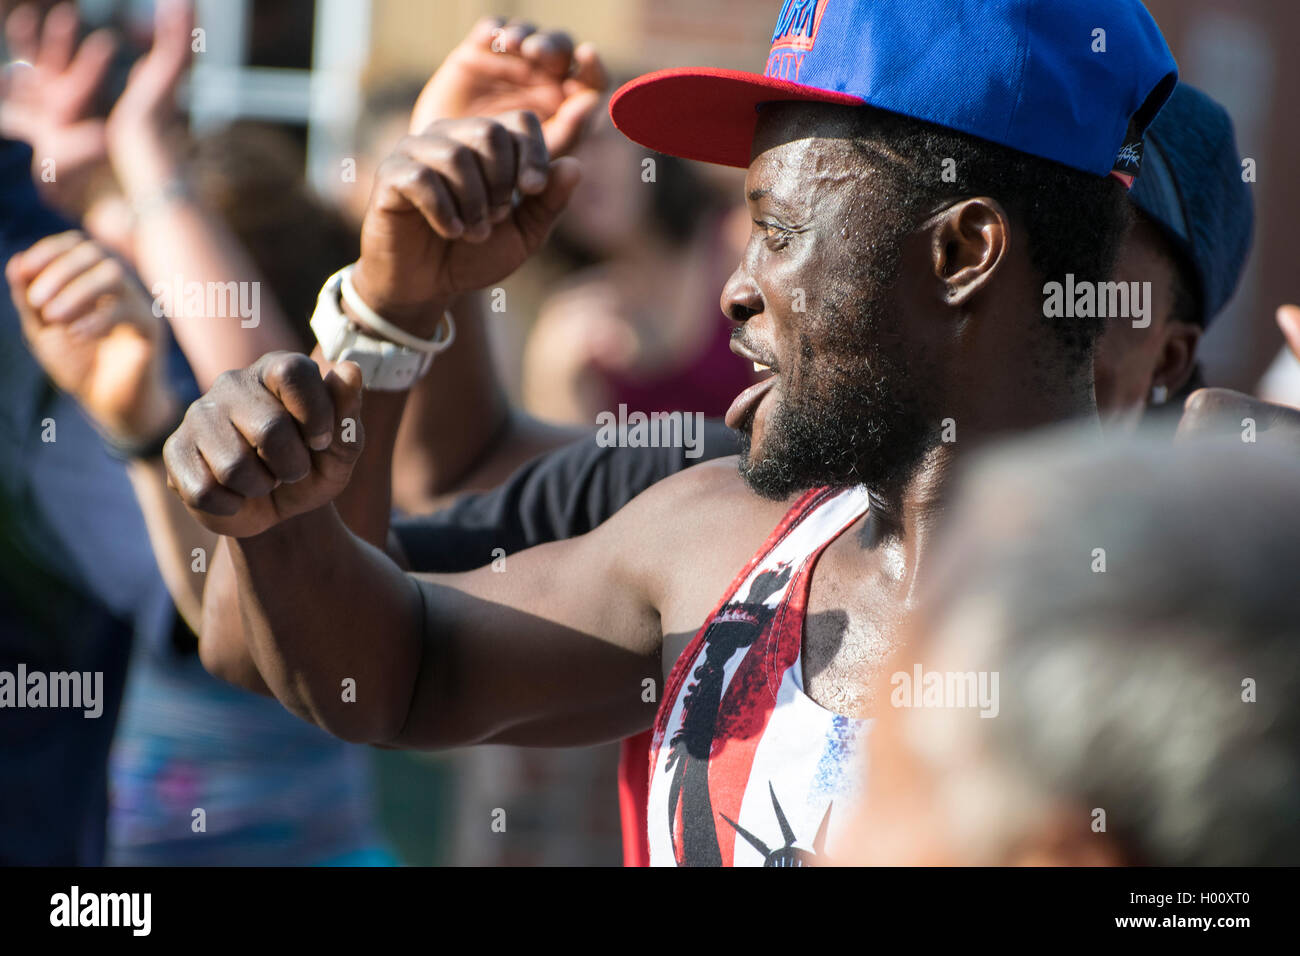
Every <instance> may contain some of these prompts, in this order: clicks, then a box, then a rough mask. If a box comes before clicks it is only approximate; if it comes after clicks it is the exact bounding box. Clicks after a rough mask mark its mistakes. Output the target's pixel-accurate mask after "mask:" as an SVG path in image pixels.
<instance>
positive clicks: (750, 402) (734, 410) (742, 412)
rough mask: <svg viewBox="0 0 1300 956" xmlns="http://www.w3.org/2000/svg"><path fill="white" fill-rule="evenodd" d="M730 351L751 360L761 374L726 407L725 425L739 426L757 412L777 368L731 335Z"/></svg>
mask: <svg viewBox="0 0 1300 956" xmlns="http://www.w3.org/2000/svg"><path fill="white" fill-rule="evenodd" d="M731 351H733V352H734V353H736V355H738V356H740V357H741V358H743V359H748V360H749V361H750V362H752V363H753V365H754V371H755V372H757V373H758V374H759V375H762V376H763V378H762V379H760V380H759V381H758V382H757V383H755V384H754V385H751V386H749V388H747V389H745V390H744V391H743V392H741V393H740V394H739V395H737V396H736V398H735V400H734V401H732V403H731V407H730V408H728V409H727V414H726V417H725V421H726V423H727V427H729V428H740V426H741V425H743V424H744V423H745V421H746V420H747V419H749V418H751V417H752V416H753V415H754V414H756V413H757V411H758V406H759V404H760V403H761V402H762V401H763V398H764V396H766V395H767V393H768V392H769V391H771V390H772V386H773V385H774V384H775V382H776V376H777V374H778V373H779V370H778V369H776V368H774V367H773V363H772V362H769V361H764V359H765V358H766V356H762V355H759V354H758V353H757V352H755V351H753V350H752V349H751V348H749V347H748V346H747V345H745V344H744V343H743V342H741V340H740V339H739V338H737V337H733V338H732V340H731Z"/></svg>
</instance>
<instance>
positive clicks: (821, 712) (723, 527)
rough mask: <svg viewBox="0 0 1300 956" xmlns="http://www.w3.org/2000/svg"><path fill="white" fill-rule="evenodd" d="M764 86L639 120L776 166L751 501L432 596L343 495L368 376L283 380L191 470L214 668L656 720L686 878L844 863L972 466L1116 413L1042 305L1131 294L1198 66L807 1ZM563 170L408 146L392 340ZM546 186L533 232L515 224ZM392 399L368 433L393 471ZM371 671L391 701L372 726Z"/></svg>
mask: <svg viewBox="0 0 1300 956" xmlns="http://www.w3.org/2000/svg"><path fill="white" fill-rule="evenodd" d="M767 72H768V75H766V76H764V75H758V74H742V73H734V72H726V71H717V70H694V71H669V72H667V73H659V74H651V75H650V76H649V77H645V78H642V79H640V80H638V81H635V82H634V83H632V84H629V85H628V86H627V87H625V88H624V89H623V90H622V91H620V93H619V94H618V95H616V96H615V98H614V100H613V103H612V106H611V111H612V113H613V116H614V119H615V122H616V123H617V124H618V125H619V127H620V128H622V129H623V130H624V131H625V132H627V133H628V135H630V136H632V137H633V138H634V139H637V140H638V141H640V142H643V143H646V144H647V145H650V146H652V147H654V148H657V149H662V150H667V151H670V152H674V153H676V154H678V155H682V156H687V157H688V158H695V159H703V160H707V161H713V162H722V163H729V164H733V165H747V166H748V175H747V181H746V186H745V188H746V194H747V199H748V202H749V204H750V209H751V214H752V218H753V220H754V227H753V231H752V234H751V238H750V242H749V245H748V246H747V248H746V249H745V251H744V253H743V256H742V259H741V262H740V263H739V265H738V267H737V269H736V271H735V273H734V274H733V276H732V277H731V279H730V280H729V281H728V283H727V285H726V287H725V289H724V290H723V307H724V309H725V311H726V312H727V313H728V314H729V315H730V317H731V318H732V319H733V320H735V321H736V323H737V325H738V329H737V332H736V336H735V345H734V349H735V351H737V352H738V354H740V355H741V356H742V357H743V358H745V359H746V360H749V361H754V362H757V363H759V364H761V365H765V366H767V367H768V368H769V369H770V370H771V372H772V374H771V376H770V377H768V378H767V379H766V380H765V381H764V382H762V383H760V384H759V385H757V386H754V387H753V388H751V389H748V390H746V391H745V392H744V393H742V394H741V395H740V396H738V397H737V399H736V401H735V403H734V404H733V406H732V408H731V410H730V412H729V414H728V421H729V423H730V424H732V425H733V427H736V428H737V429H738V430H739V431H740V432H741V433H742V439H743V444H744V447H745V453H744V454H742V456H741V457H740V461H739V474H737V467H736V463H735V462H734V461H725V460H724V461H721V462H719V463H716V464H706V465H699V466H696V467H695V468H692V469H691V470H690V471H688V472H685V473H683V474H680V475H678V476H675V477H674V478H671V479H669V480H666V481H664V482H661V483H660V484H658V485H656V486H655V487H654V488H652V489H651V490H649V491H647V492H646V493H645V494H643V495H641V496H640V497H638V498H637V499H636V500H635V501H633V502H632V503H631V504H629V505H628V506H627V507H626V508H624V509H623V510H622V511H620V512H619V513H618V514H616V515H615V516H614V517H613V518H612V519H610V520H609V521H608V522H606V523H605V524H603V525H602V526H600V527H599V528H597V529H595V530H594V531H592V532H591V533H589V534H587V535H584V536H582V537H579V538H575V539H571V540H568V541H562V542H556V543H553V544H548V545H543V546H541V547H538V548H534V549H530V550H526V551H522V552H519V553H518V554H515V555H513V556H511V558H510V563H509V566H508V570H507V571H506V572H505V573H498V572H497V571H494V570H493V569H492V568H483V569H481V570H479V571H474V572H469V573H466V574H459V575H405V574H403V572H402V571H401V570H400V569H399V568H398V567H397V566H396V565H395V564H393V563H392V562H391V561H390V560H389V559H387V558H386V557H385V556H384V555H382V554H381V553H379V552H378V551H376V550H375V549H373V548H370V547H368V546H367V545H365V544H364V543H363V542H361V541H360V540H359V539H358V538H356V537H354V536H353V535H352V534H351V533H350V532H349V530H348V528H347V527H346V526H345V525H344V524H343V523H342V521H341V520H340V518H339V515H338V513H337V512H336V511H335V508H334V506H333V504H332V503H331V502H332V501H333V499H334V498H335V497H336V496H337V495H339V494H340V489H341V488H342V487H343V485H344V484H346V480H347V477H348V475H349V473H350V470H351V468H352V465H353V464H354V463H355V461H356V459H357V457H358V455H359V454H360V451H361V450H360V448H359V442H357V441H355V440H352V441H349V440H346V439H345V438H344V437H343V436H344V434H345V432H344V429H345V427H347V426H346V424H345V423H346V422H347V421H351V420H353V419H354V418H355V416H356V415H357V414H358V411H357V407H358V404H359V402H360V400H361V395H360V392H361V388H362V385H363V384H364V383H363V381H361V379H360V377H359V375H358V373H357V368H356V367H355V366H353V365H350V364H349V363H342V364H341V365H339V366H337V367H336V368H335V369H333V370H332V371H330V372H329V374H328V375H327V376H326V378H325V379H324V380H322V378H321V374H320V371H319V370H318V369H317V368H316V367H315V366H314V365H309V364H308V363H306V362H305V360H302V359H301V358H292V357H286V356H284V355H276V354H273V355H271V356H267V357H265V358H264V359H262V360H261V361H259V362H258V363H257V364H256V365H254V366H253V367H252V368H250V369H249V370H246V371H245V372H242V373H238V374H235V375H232V376H229V377H228V378H226V379H224V380H223V382H222V383H220V384H219V385H218V386H216V387H215V388H214V389H213V390H212V391H211V392H210V393H209V394H208V395H207V396H205V398H204V399H203V400H202V401H201V402H200V403H199V404H198V405H196V406H195V408H194V410H193V411H192V413H191V414H190V416H188V417H187V419H186V422H185V424H184V425H183V426H182V427H181V429H180V430H179V431H178V432H177V433H176V434H175V435H174V436H173V437H172V439H171V440H170V441H169V443H168V448H167V452H166V456H165V457H166V460H167V465H168V470H169V476H170V480H171V482H172V484H173V485H174V487H175V488H176V489H177V491H178V493H179V494H180V496H181V497H182V499H183V500H184V501H185V502H186V504H187V505H188V506H189V507H190V509H191V511H192V513H193V514H194V515H195V516H196V517H197V518H198V520H200V521H201V522H203V523H204V524H205V525H207V526H208V527H210V528H213V529H214V530H216V531H218V532H219V533H221V534H223V535H225V536H226V537H225V539H224V541H225V544H224V547H223V549H222V551H221V552H220V553H219V555H218V557H217V558H216V559H214V562H213V566H212V568H211V570H210V572H209V581H208V587H207V590H206V594H205V602H206V607H205V624H206V626H205V628H204V634H203V635H202V652H203V657H204V660H205V662H207V663H209V665H210V666H212V667H213V668H214V669H215V670H217V671H218V672H222V671H224V670H225V668H224V666H223V662H226V661H231V660H237V659H239V658H240V657H241V656H244V657H248V656H251V659H252V660H253V661H255V662H256V665H257V669H258V671H260V674H259V675H258V677H257V678H255V679H254V678H250V677H249V676H248V674H247V671H246V670H241V669H240V668H233V669H232V670H230V671H229V673H232V674H233V673H236V672H238V674H239V675H240V677H241V679H244V680H247V681H248V682H249V683H250V685H253V686H256V684H257V683H260V681H262V680H264V681H265V685H266V687H268V688H269V689H270V690H271V691H272V692H273V693H275V694H276V696H277V697H279V699H280V700H281V701H282V702H283V703H284V704H285V705H286V706H287V707H289V708H290V709H291V710H293V711H294V712H295V713H298V714H299V715H301V716H303V717H304V718H305V719H308V720H311V721H313V722H315V723H317V724H319V725H320V726H322V727H324V728H325V729H327V730H329V731H330V732H332V733H335V734H337V735H339V736H342V737H345V738H346V739H350V740H364V741H366V742H369V743H374V744H380V745H384V746H393V747H410V748H437V747H449V746H463V745H469V744H475V743H491V742H500V743H525V744H530V745H571V744H578V743H587V742H594V741H599V740H610V739H615V738H618V737H622V736H626V735H628V734H629V733H632V732H635V731H638V730H641V729H645V728H647V727H649V726H651V724H652V723H653V726H654V746H653V748H652V754H651V771H650V777H651V789H650V808H649V817H648V823H649V831H650V847H651V855H652V861H653V862H657V863H667V864H679V865H699V864H722V865H732V864H764V865H771V866H789V865H803V864H805V863H808V862H811V861H815V860H816V859H817V858H820V857H822V856H825V855H827V854H834V852H835V845H836V841H837V838H838V834H839V832H840V830H841V828H842V826H843V823H842V821H843V819H844V816H845V806H846V804H848V803H850V802H851V801H852V799H853V796H854V791H855V784H856V773H855V772H854V767H853V755H854V752H855V750H856V748H857V746H858V744H859V742H860V740H861V738H862V735H863V734H864V733H865V732H866V731H867V730H868V729H869V727H870V721H871V718H872V716H873V714H874V713H875V712H876V708H877V707H878V706H879V704H880V703H881V702H878V701H876V700H875V699H873V697H872V695H871V693H870V687H871V686H872V684H873V680H874V678H875V677H877V676H878V674H879V672H880V668H881V667H882V666H883V665H884V661H885V660H886V658H887V656H888V653H889V651H890V650H891V649H892V648H893V647H894V646H895V645H896V644H897V643H898V641H900V640H901V639H902V634H903V632H902V630H901V622H902V621H903V620H904V619H905V617H906V616H907V615H908V613H909V612H910V611H911V609H912V604H913V602H914V599H915V594H916V593H917V588H918V585H919V583H920V582H922V581H923V580H924V579H925V577H926V574H927V568H928V566H929V565H928V561H929V555H930V553H931V547H932V540H933V533H934V528H935V524H936V521H937V519H938V516H939V515H940V513H941V512H942V509H943V507H944V504H945V501H946V499H947V495H948V491H949V486H950V484H951V481H952V475H953V472H954V470H955V468H956V466H957V464H958V462H959V461H960V460H962V459H963V458H964V456H965V455H966V454H967V452H968V450H971V449H975V448H978V447H980V446H981V445H982V444H984V443H985V442H987V441H989V440H992V439H995V438H997V437H999V436H1002V435H1005V434H1008V433H1014V432H1019V431H1024V430H1026V429H1029V428H1033V427H1035V426H1038V425H1040V424H1046V423H1049V422H1055V421H1058V420H1062V419H1066V418H1074V417H1089V416H1090V417H1092V418H1093V419H1094V420H1095V418H1096V415H1097V411H1096V406H1095V402H1094V398H1093V387H1092V350H1093V345H1094V343H1095V340H1096V338H1097V336H1098V334H1099V333H1100V331H1101V328H1102V324H1103V322H1102V320H1101V319H1100V318H1099V317H1096V316H1089V317H1084V318H1070V319H1054V318H1049V317H1048V316H1047V315H1045V309H1044V306H1043V291H1042V290H1043V286H1044V283H1045V282H1048V281H1054V280H1059V279H1062V278H1064V277H1065V276H1066V275H1067V274H1069V275H1072V276H1073V277H1074V279H1075V280H1077V281H1079V282H1100V281H1104V280H1106V279H1107V278H1108V277H1109V275H1110V272H1111V268H1112V266H1113V263H1114V259H1115V256H1116V252H1117V250H1118V248H1119V246H1120V243H1121V241H1122V240H1123V237H1124V235H1125V231H1126V229H1127V226H1128V222H1129V216H1130V213H1129V206H1128V200H1127V198H1126V194H1125V189H1126V187H1127V185H1128V184H1129V183H1130V182H1131V180H1132V177H1133V176H1134V175H1136V174H1138V172H1139V167H1140V160H1141V145H1140V141H1141V136H1142V133H1143V132H1144V131H1145V129H1146V126H1147V125H1148V124H1149V123H1150V121H1151V119H1152V118H1153V117H1154V115H1155V114H1156V113H1157V112H1158V110H1159V108H1160V106H1161V104H1162V103H1163V101H1164V99H1165V98H1166V96H1167V95H1168V93H1169V91H1170V89H1171V88H1172V87H1173V84H1174V82H1175V78H1176V71H1175V65H1174V62H1173V60H1172V58H1171V57H1170V55H1169V52H1168V49H1167V48H1166V47H1165V45H1164V42H1163V40H1162V39H1161V37H1160V35H1159V32H1158V31H1157V29H1156V27H1155V24H1154V23H1153V22H1152V21H1151V19H1150V17H1149V16H1148V15H1147V13H1146V11H1145V10H1144V8H1143V7H1142V6H1141V4H1140V3H1138V2H1136V0H1087V2H1085V0H1051V2H1044V0H1037V2H1031V0H1014V2H1012V0H1006V2H988V3H981V4H971V3H963V2H957V0H910V2H902V0H870V2H865V0H856V2H855V0H817V2H794V0H791V2H788V3H786V4H785V5H784V6H783V7H782V9H781V11H780V14H779V19H778V24H777V28H776V31H775V34H774V38H773V45H772V53H771V56H770V57H769V59H768V63H767ZM539 143H540V136H539V134H536V133H532V134H529V133H528V132H527V131H526V130H523V129H521V126H520V124H519V122H518V120H517V118H506V119H503V120H502V122H496V121H492V120H481V121H464V120H462V121H457V122H455V123H440V124H435V126H433V127H431V128H430V129H429V130H428V131H426V132H425V133H424V134H421V135H419V136H414V137H411V138H410V139H409V140H408V141H406V142H405V143H404V144H403V145H402V147H400V148H399V150H398V153H397V154H396V155H395V156H394V158H393V159H392V160H390V161H389V163H387V164H385V167H384V171H383V172H381V174H380V175H379V177H378V181H377V183H376V187H375V191H374V198H373V200H372V204H371V208H370V211H369V212H368V214H367V221H366V226H365V229H364V231H363V243H362V256H361V259H360V261H359V262H358V263H357V265H356V267H355V271H354V282H355V293H356V296H357V297H359V298H360V300H362V301H363V302H365V303H366V305H367V308H368V310H369V311H371V312H374V313H376V314H379V315H381V316H383V317H384V318H385V319H386V320H387V321H388V322H390V323H394V324H397V325H398V326H399V327H403V328H404V330H405V331H406V332H408V333H410V334H423V335H429V334H431V333H432V331H433V328H434V326H435V324H436V322H437V319H438V317H439V316H441V314H442V309H443V308H444V307H445V305H446V303H447V302H448V301H449V300H450V299H451V298H452V297H454V296H455V295H457V294H460V293H462V292H464V291H467V290H468V288H479V287H483V286H485V285H491V284H492V283H493V282H496V281H499V279H500V278H501V277H503V276H504V275H505V274H506V273H508V272H509V271H510V270H511V269H513V268H514V267H515V266H516V265H517V264H518V261H519V260H520V258H521V256H522V255H523V254H526V253H527V251H529V250H531V249H532V248H535V246H536V242H537V241H538V239H539V235H540V232H541V231H544V228H545V226H546V225H548V224H549V221H551V220H552V219H553V217H554V215H555V214H556V213H557V212H558V209H557V206H558V205H561V204H562V202H563V199H564V197H565V196H566V195H567V190H569V189H571V188H572V172H573V170H572V168H571V167H570V166H569V165H568V164H567V163H565V162H564V161H557V162H555V163H551V164H549V166H547V167H546V170H545V175H543V176H542V177H540V179H541V181H540V182H539V181H538V178H537V177H535V176H532V175H531V174H533V173H536V172H539V170H538V168H537V165H536V157H537V152H536V151H537V149H538V146H539ZM521 169H522V170H523V172H521V171H520V170H521ZM525 173H527V174H529V175H528V176H525ZM516 187H518V190H519V192H520V193H522V194H523V195H525V196H526V197H529V198H527V199H525V201H524V202H523V204H521V205H520V206H519V207H518V208H517V209H514V210H510V209H506V210H505V211H504V214H498V213H497V211H490V210H493V202H492V200H496V199H500V198H501V197H509V196H510V194H511V192H512V190H514V189H515V188H516ZM452 210H454V213H453V212H452ZM467 276H472V277H473V282H474V283H476V284H475V285H470V284H469V280H468V279H467V278H466V277H467ZM345 305H346V303H345ZM351 317H352V319H353V321H357V322H363V321H364V319H363V317H361V316H357V315H352V316H351ZM435 374H436V372H435ZM393 407H394V406H393V403H392V402H391V400H389V399H383V400H380V398H379V397H378V396H372V395H367V396H366V398H365V402H364V404H363V405H362V411H361V414H362V417H363V423H364V426H365V428H364V431H365V432H366V433H368V434H370V435H372V436H373V435H378V436H380V441H381V442H382V443H385V444H387V443H390V442H391V434H389V433H390V432H391V431H392V428H391V420H385V418H384V416H385V415H389V416H391V413H392V409H393ZM397 407H398V411H399V414H400V405H398V406H397ZM295 422H296V423H297V425H296V426H295V425H294V423H295ZM329 423H332V424H333V426H334V434H333V440H332V441H331V440H330V438H329V436H328V435H326V434H324V432H323V427H324V426H326V425H327V424H329ZM302 433H305V434H307V435H310V436H312V437H313V441H312V443H311V444H310V445H309V444H308V442H307V440H306V439H305V438H302V437H300V436H301V434H302ZM246 435H247V436H250V437H248V438H245V437H244V436H246ZM295 436H297V440H294V439H295ZM271 438H273V439H274V440H271ZM313 450H315V455H314V457H313V455H312V451H313ZM373 451H374V450H373V449H372V452H373ZM388 451H389V448H388V447H380V448H379V449H378V452H379V454H381V455H382V454H386V453H387V452H388ZM308 462H310V465H307V464H306V463H308ZM351 491H352V490H351V489H348V491H347V492H346V493H348V494H350V493H351ZM755 492H758V494H755ZM373 498H374V499H375V500H374V501H373V502H372V503H371V507H372V510H373V512H374V514H373V516H372V517H373V519H374V523H380V522H386V520H387V515H386V509H387V503H386V501H385V500H382V499H383V495H381V494H375V495H373ZM774 529H775V530H774ZM488 559H489V556H487V555H485V556H484V560H485V561H486V560H488ZM346 677H351V678H353V679H354V680H355V681H356V682H357V686H358V688H359V692H358V694H357V695H356V697H355V699H349V700H348V701H347V702H346V703H345V704H343V705H340V703H339V694H338V687H339V681H340V680H342V679H344V678H346ZM362 688H363V690H362Z"/></svg>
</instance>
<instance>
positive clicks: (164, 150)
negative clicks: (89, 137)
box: [105, 0, 194, 198]
mask: <svg viewBox="0 0 1300 956" xmlns="http://www.w3.org/2000/svg"><path fill="white" fill-rule="evenodd" d="M193 28H194V12H193V10H192V9H191V7H190V5H189V4H188V3H187V2H184V0H162V2H160V3H159V4H158V6H157V8H156V9H155V11H154V36H153V45H152V46H151V47H150V49H149V52H148V53H146V54H145V55H144V56H142V57H141V58H140V59H139V60H138V61H137V62H136V64H135V65H134V66H133V67H132V68H131V74H130V76H129V77H128V78H127V84H126V88H125V89H124V90H123V91H122V95H121V97H119V98H118V101H117V102H116V103H114V104H113V109H112V111H111V112H110V113H109V114H108V121H107V123H106V127H105V134H106V138H107V142H108V151H109V158H110V160H111V161H112V163H113V172H114V174H115V175H116V176H117V179H118V182H120V183H121V184H122V187H123V188H124V189H125V190H126V192H127V195H128V196H135V197H136V198H142V197H145V196H147V195H148V193H149V191H150V190H153V189H157V188H158V187H159V186H160V185H161V184H162V183H164V182H166V181H167V179H168V178H170V177H171V176H174V175H175V173H176V169H177V166H178V162H177V159H176V157H175V155H174V152H173V150H172V146H171V139H172V137H171V136H170V131H171V130H172V128H173V127H174V125H175V123H176V87H177V85H178V84H179V83H180V81H181V77H183V76H184V75H185V71H186V69H188V68H189V64H190V55H191V54H190V42H191V38H190V32H191V31H192V30H193Z"/></svg>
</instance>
